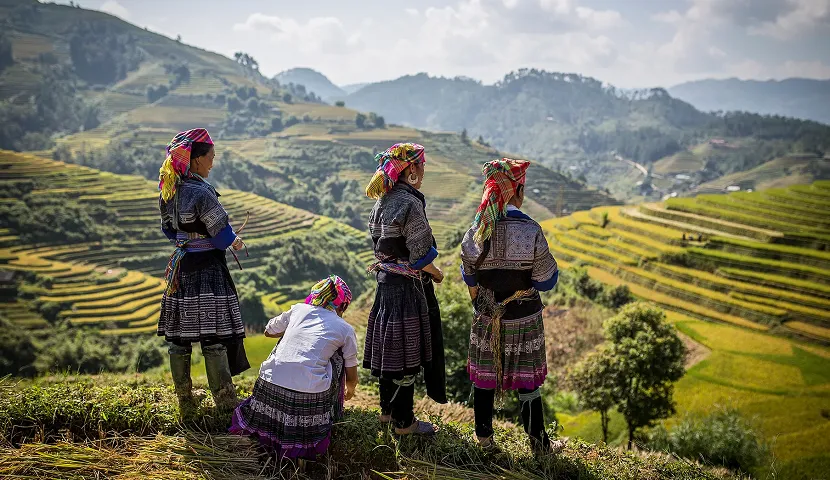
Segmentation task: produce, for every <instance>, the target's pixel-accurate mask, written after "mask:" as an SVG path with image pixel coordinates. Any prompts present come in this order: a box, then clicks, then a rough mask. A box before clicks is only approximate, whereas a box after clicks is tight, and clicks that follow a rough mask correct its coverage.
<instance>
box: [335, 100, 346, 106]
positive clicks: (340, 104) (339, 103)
mask: <svg viewBox="0 0 830 480" xmlns="http://www.w3.org/2000/svg"><path fill="white" fill-rule="evenodd" d="M334 106H335V107H345V106H346V102H344V101H342V100H340V101H337V102H334Z"/></svg>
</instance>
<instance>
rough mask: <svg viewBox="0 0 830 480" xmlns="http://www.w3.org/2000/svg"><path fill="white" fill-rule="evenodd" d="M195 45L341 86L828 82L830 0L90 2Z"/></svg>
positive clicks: (267, 69)
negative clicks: (442, 80)
mask: <svg viewBox="0 0 830 480" xmlns="http://www.w3.org/2000/svg"><path fill="white" fill-rule="evenodd" d="M61 3H68V2H61ZM77 3H80V5H81V6H82V7H84V8H90V9H96V10H102V11H105V12H108V13H110V14H113V15H116V16H118V17H121V18H123V19H124V20H127V21H129V22H131V23H134V24H136V25H139V26H141V27H147V28H149V29H150V30H153V31H156V32H159V33H163V34H166V35H168V36H170V37H173V38H175V37H176V36H177V35H181V37H182V41H183V42H184V43H187V44H191V45H195V46H198V47H201V48H205V49H208V50H212V51H215V52H218V53H222V54H225V55H228V56H231V55H233V53H234V52H236V51H244V52H246V53H248V54H250V55H252V56H253V57H254V58H255V59H256V60H257V61H258V62H259V64H260V71H262V73H263V74H265V75H268V76H272V75H274V74H277V73H279V72H281V71H283V70H286V69H289V68H293V67H309V68H313V69H315V70H318V71H320V72H321V73H323V74H324V75H326V76H327V77H328V78H329V79H330V80H331V81H332V82H334V83H335V84H338V85H346V84H352V83H362V82H374V81H381V80H390V79H394V78H397V77H400V76H402V75H408V74H416V73H419V72H427V73H429V74H431V75H435V76H445V77H455V76H466V77H472V78H475V79H478V80H481V81H483V82H485V83H492V82H495V81H498V80H500V79H501V78H503V77H504V75H505V74H506V73H508V72H510V71H513V70H517V69H519V68H541V69H545V70H548V71H558V72H568V73H580V74H583V75H587V76H591V77H594V78H597V79H599V80H602V81H604V82H608V83H610V84H613V85H615V86H618V87H622V88H643V87H654V86H662V87H669V86H672V85H675V84H678V83H682V82H684V81H689V80H695V79H701V78H728V77H737V78H742V79H761V80H765V79H770V78H773V79H781V78H788V77H807V78H820V79H827V78H830V0H448V1H439V0H306V1H284V0H270V1H269V0H235V1H227V0H165V1H162V0H80V1H79V2H77Z"/></svg>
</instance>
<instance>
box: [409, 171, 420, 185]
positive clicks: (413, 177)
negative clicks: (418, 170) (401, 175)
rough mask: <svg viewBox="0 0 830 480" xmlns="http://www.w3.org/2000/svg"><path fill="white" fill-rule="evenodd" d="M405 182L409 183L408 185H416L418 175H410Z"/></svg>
mask: <svg viewBox="0 0 830 480" xmlns="http://www.w3.org/2000/svg"><path fill="white" fill-rule="evenodd" d="M406 181H407V182H409V184H410V185H415V184H416V183H418V175H417V174H414V173H410V174H409V176H408V177H406Z"/></svg>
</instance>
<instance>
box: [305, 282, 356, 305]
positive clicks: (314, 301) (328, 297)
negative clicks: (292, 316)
mask: <svg viewBox="0 0 830 480" xmlns="http://www.w3.org/2000/svg"><path fill="white" fill-rule="evenodd" d="M351 302H352V291H351V290H350V289H349V286H348V285H346V282H345V281H344V280H343V279H342V278H340V277H338V276H337V275H329V276H328V277H326V278H324V279H322V280H320V281H319V282H317V283H316V284H315V285H314V286H313V287H311V293H309V294H308V297H306V299H305V303H306V304H308V305H314V306H315V307H326V308H328V309H331V310H334V309H336V308H337V307H339V306H340V305H343V304H344V303H345V304H347V305H348V304H349V303H351Z"/></svg>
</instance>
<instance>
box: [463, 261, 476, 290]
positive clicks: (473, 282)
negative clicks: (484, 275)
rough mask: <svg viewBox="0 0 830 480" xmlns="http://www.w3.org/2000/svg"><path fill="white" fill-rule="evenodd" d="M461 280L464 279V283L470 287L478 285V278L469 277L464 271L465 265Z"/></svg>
mask: <svg viewBox="0 0 830 480" xmlns="http://www.w3.org/2000/svg"><path fill="white" fill-rule="evenodd" d="M461 278H463V279H464V283H466V284H467V286H468V287H475V286H476V285H478V281H477V280H476V276H475V275H467V273H466V272H465V271H464V265H461Z"/></svg>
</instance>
